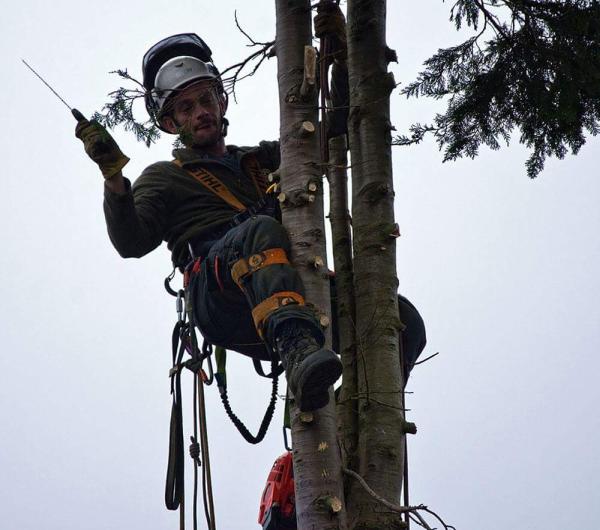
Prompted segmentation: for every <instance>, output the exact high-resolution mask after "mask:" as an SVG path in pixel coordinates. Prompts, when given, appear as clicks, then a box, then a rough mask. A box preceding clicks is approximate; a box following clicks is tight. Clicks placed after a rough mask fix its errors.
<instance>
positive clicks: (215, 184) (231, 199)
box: [173, 160, 246, 212]
mask: <svg viewBox="0 0 600 530" xmlns="http://www.w3.org/2000/svg"><path fill="white" fill-rule="evenodd" d="M173 163H174V164H175V165H176V166H179V167H180V168H182V169H184V170H185V171H187V172H188V173H189V174H190V175H192V177H194V178H195V179H196V180H197V181H198V182H200V184H202V185H203V186H205V187H206V188H208V189H209V190H210V191H212V192H213V193H214V194H215V195H218V196H219V197H220V198H221V199H223V200H224V201H225V202H226V203H227V204H229V206H231V207H233V208H235V209H236V210H237V211H239V212H243V211H244V210H245V209H246V207H245V206H244V205H243V204H242V203H241V202H240V201H239V200H238V199H237V198H236V197H235V196H234V195H233V193H231V192H230V191H229V189H228V188H227V186H225V184H223V183H222V182H221V181H220V180H219V179H218V178H217V177H215V176H214V175H213V174H212V173H211V172H210V171H208V169H204V168H203V167H199V168H198V169H194V170H191V169H187V168H184V167H183V164H182V163H181V161H179V160H173Z"/></svg>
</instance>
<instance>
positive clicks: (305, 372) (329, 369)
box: [273, 319, 342, 412]
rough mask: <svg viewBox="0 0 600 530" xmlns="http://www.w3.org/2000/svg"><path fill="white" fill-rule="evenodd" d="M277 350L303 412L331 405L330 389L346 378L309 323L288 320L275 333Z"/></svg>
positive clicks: (289, 383) (333, 356)
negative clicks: (340, 379)
mask: <svg viewBox="0 0 600 530" xmlns="http://www.w3.org/2000/svg"><path fill="white" fill-rule="evenodd" d="M274 335H275V341H274V344H273V347H274V349H275V351H276V352H277V353H278V354H279V357H280V359H281V362H282V364H283V366H284V368H285V375H286V378H287V382H288V385H289V388H290V391H291V392H292V394H293V395H294V400H295V401H296V405H297V406H298V407H299V408H300V410H301V411H303V412H305V411H311V410H317V409H320V408H321V407H324V406H325V405H327V403H329V387H330V386H331V385H332V384H333V383H335V382H336V381H337V380H338V378H339V377H340V375H342V363H341V361H340V360H339V358H338V356H337V355H336V354H335V353H334V352H333V351H331V350H329V349H327V348H324V347H323V344H322V342H321V341H318V340H317V338H316V337H315V334H314V332H313V330H312V329H311V328H310V326H307V325H306V323H304V322H302V321H299V320H295V319H286V320H285V321H284V322H282V323H281V324H280V325H279V326H277V329H276V332H275V334H274Z"/></svg>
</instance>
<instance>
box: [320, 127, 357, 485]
mask: <svg viewBox="0 0 600 530" xmlns="http://www.w3.org/2000/svg"><path fill="white" fill-rule="evenodd" d="M346 151H347V142H346V137H345V136H337V137H335V138H332V139H331V140H329V168H328V172H327V175H328V179H329V200H330V208H329V220H330V222H331V236H332V247H333V265H334V270H335V285H336V308H337V311H336V315H335V318H336V321H337V333H338V337H339V344H338V350H339V351H338V353H339V354H340V355H341V358H342V364H343V367H344V371H343V374H342V387H341V391H340V395H339V399H338V405H337V413H338V437H339V440H340V447H341V449H342V462H343V464H344V467H347V468H349V469H352V470H353V471H357V472H358V465H357V451H358V409H357V407H358V402H357V400H356V396H357V394H358V390H357V388H358V387H357V373H356V334H355V322H356V312H355V307H354V285H353V270H352V269H353V266H352V232H351V229H350V211H349V209H348V171H347V165H348V157H347V154H346ZM345 480H346V483H347V484H348V485H349V484H350V483H351V481H352V479H351V478H347V479H345ZM347 489H348V487H347V486H346V487H345V488H344V490H347Z"/></svg>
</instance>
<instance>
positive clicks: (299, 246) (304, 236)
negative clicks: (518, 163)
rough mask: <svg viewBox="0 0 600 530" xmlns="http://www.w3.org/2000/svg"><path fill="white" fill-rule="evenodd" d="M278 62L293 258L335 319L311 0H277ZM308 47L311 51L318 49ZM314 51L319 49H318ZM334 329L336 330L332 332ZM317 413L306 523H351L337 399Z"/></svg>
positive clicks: (301, 473)
mask: <svg viewBox="0 0 600 530" xmlns="http://www.w3.org/2000/svg"><path fill="white" fill-rule="evenodd" d="M275 5H276V18H277V39H276V52H277V65H278V73H277V77H278V82H279V99H280V120H281V122H280V141H281V167H280V175H281V186H282V190H281V191H282V192H281V194H280V201H281V203H282V211H283V221H284V226H285V227H286V229H287V230H288V233H289V235H290V238H291V241H292V256H291V257H292V261H293V263H294V265H295V267H296V268H297V270H298V272H299V273H300V275H301V277H302V280H303V282H304V286H305V288H306V299H307V301H308V302H309V303H311V304H313V305H314V306H315V307H316V309H317V310H318V312H320V313H321V314H322V315H323V317H324V318H323V319H322V323H323V324H324V325H327V322H328V321H329V322H330V321H331V307H330V297H329V283H328V276H327V263H326V261H327V254H326V249H325V227H324V219H323V182H322V176H323V175H322V167H321V165H320V159H319V138H318V133H317V130H318V128H317V126H316V125H317V122H318V111H317V90H316V85H315V77H314V71H312V67H313V66H314V63H313V64H307V65H306V67H305V65H304V62H305V46H310V44H311V39H312V31H311V10H310V1H309V0H276V2H275ZM308 52H309V53H307V54H306V56H307V58H308V59H310V57H311V53H310V50H308ZM312 56H314V54H312ZM329 335H330V333H329ZM331 397H332V399H331V401H330V404H329V405H328V406H327V407H325V408H323V409H320V410H319V411H316V412H314V413H310V414H306V413H300V412H299V410H298V409H297V408H295V407H292V410H291V421H292V440H293V453H294V480H295V484H296V513H297V519H298V528H299V529H300V530H313V529H319V530H328V529H345V528H346V525H345V509H344V507H343V504H342V499H343V487H342V474H341V473H342V472H341V462H340V455H339V448H338V444H337V440H336V423H335V405H334V400H333V396H331Z"/></svg>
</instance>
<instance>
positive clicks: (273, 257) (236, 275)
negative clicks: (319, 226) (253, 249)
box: [231, 248, 290, 290]
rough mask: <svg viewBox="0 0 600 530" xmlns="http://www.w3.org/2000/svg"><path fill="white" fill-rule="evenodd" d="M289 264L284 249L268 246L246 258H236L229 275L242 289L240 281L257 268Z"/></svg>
mask: <svg viewBox="0 0 600 530" xmlns="http://www.w3.org/2000/svg"><path fill="white" fill-rule="evenodd" d="M277 263H279V264H289V263H290V262H289V261H288V259H287V255H286V253H285V250H283V249H282V248H270V249H268V250H263V251H262V252H259V253H258V254H252V256H250V257H249V258H248V259H245V258H242V259H239V260H237V261H236V262H235V263H234V264H233V266H232V267H231V277H232V278H233V281H234V282H235V283H236V284H237V286H238V287H239V288H240V289H242V290H243V285H242V282H243V280H244V279H245V278H246V277H247V276H250V275H251V274H254V273H255V272H256V271H257V270H259V269H262V268H263V267H267V266H268V265H275V264H277Z"/></svg>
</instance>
